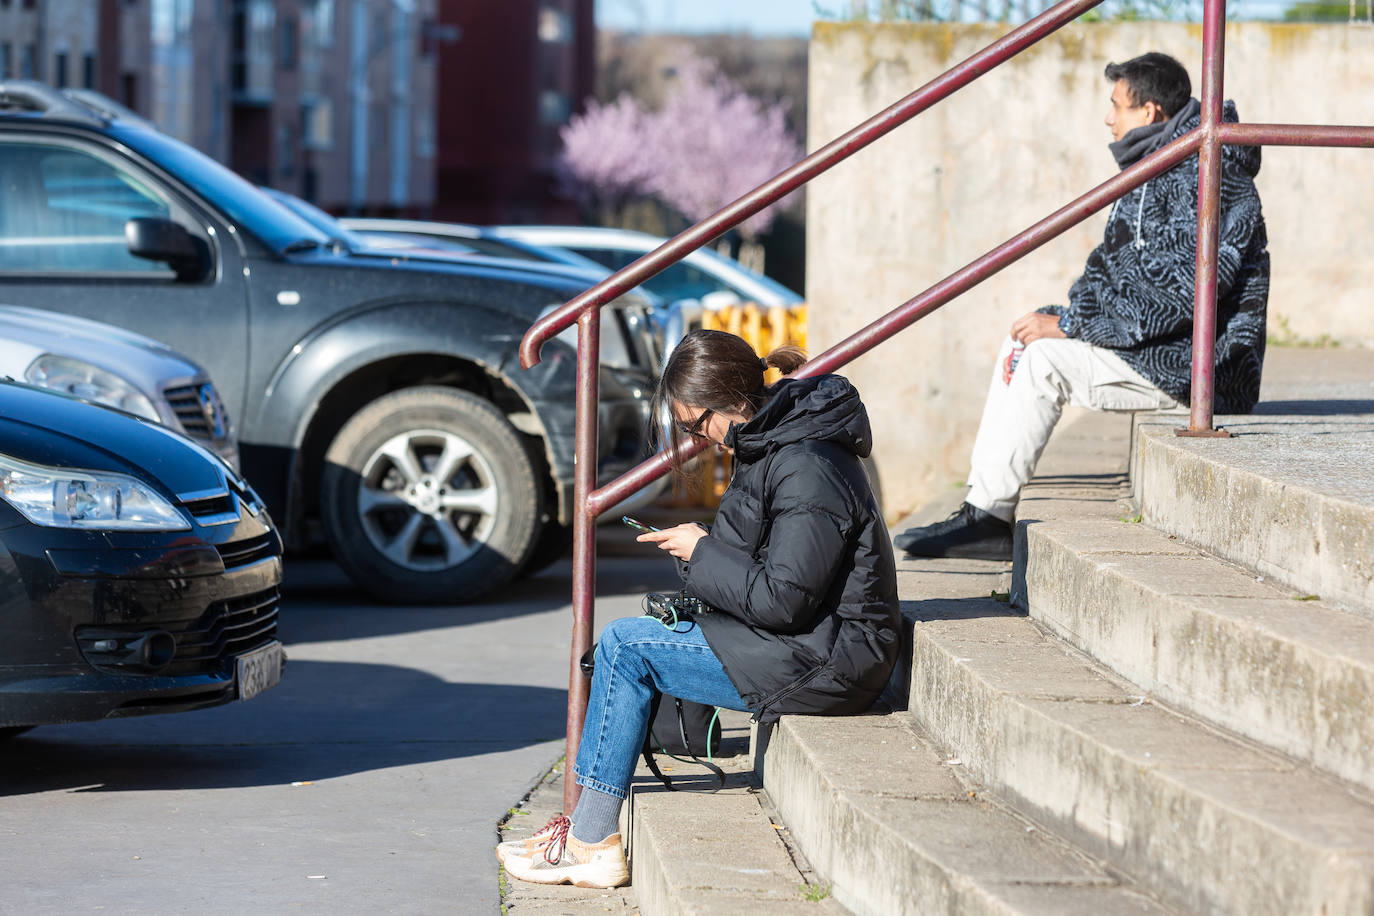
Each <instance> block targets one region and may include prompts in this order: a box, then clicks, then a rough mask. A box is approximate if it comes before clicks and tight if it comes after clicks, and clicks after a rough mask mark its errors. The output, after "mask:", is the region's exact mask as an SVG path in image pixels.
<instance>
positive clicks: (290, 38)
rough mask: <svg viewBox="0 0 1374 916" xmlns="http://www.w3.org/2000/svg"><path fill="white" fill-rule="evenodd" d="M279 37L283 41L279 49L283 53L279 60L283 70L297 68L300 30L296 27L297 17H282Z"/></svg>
mask: <svg viewBox="0 0 1374 916" xmlns="http://www.w3.org/2000/svg"><path fill="white" fill-rule="evenodd" d="M279 38H280V41H281V47H280V48H279V49H278V50H279V51H280V52H281V53H280V55H279V57H278V60H279V61H280V63H281V68H282V69H283V70H295V69H296V53H297V47H298V30H297V27H296V19H295V17H294V16H287V17H285V18H283V19H282V21H281V29H280V34H279Z"/></svg>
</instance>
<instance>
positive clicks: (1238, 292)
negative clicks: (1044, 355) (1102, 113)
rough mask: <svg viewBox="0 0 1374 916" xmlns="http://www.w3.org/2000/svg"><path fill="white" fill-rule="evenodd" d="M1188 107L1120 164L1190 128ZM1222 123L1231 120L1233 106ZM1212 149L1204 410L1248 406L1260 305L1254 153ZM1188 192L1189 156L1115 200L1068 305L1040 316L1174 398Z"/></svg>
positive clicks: (1256, 374)
mask: <svg viewBox="0 0 1374 916" xmlns="http://www.w3.org/2000/svg"><path fill="white" fill-rule="evenodd" d="M1199 112H1200V106H1199V105H1198V103H1197V101H1196V100H1192V101H1190V102H1189V103H1188V105H1187V106H1186V107H1185V108H1184V109H1182V110H1181V111H1180V112H1179V113H1178V114H1176V115H1175V116H1174V118H1172V119H1171V120H1170V121H1169V122H1168V124H1167V127H1166V129H1165V130H1163V131H1159V132H1158V139H1157V141H1155V142H1152V143H1149V144H1145V145H1143V146H1142V144H1140V143H1136V144H1134V146H1133V147H1132V148H1131V154H1125V155H1122V154H1121V153H1118V158H1119V160H1122V161H1121V166H1122V167H1123V168H1125V167H1126V166H1128V165H1130V164H1131V163H1132V162H1133V161H1136V160H1138V159H1139V158H1141V157H1142V156H1143V155H1145V154H1146V153H1148V152H1152V151H1153V150H1154V149H1157V148H1158V147H1160V146H1163V145H1164V143H1166V142H1168V141H1170V140H1174V139H1177V138H1178V137H1181V136H1183V135H1184V134H1185V133H1187V132H1188V131H1190V130H1192V129H1194V128H1195V127H1197V126H1198V124H1199V122H1200V117H1199ZM1223 117H1224V119H1225V120H1227V121H1237V120H1239V118H1238V116H1237V113H1236V107H1235V104H1234V103H1233V102H1229V101H1228V102H1227V103H1226V105H1225V111H1224V115H1223ZM1138 130H1141V131H1148V130H1149V128H1148V127H1146V128H1138ZM1132 134H1135V131H1132V132H1131V133H1130V134H1127V135H1126V136H1125V137H1123V138H1122V140H1121V141H1120V143H1118V144H1113V147H1114V152H1116V151H1117V148H1118V147H1122V146H1130V141H1131V139H1132ZM1223 150H1224V152H1223V154H1222V173H1221V226H1220V237H1221V245H1220V250H1219V253H1218V257H1217V342H1216V374H1215V400H1214V410H1215V411H1216V412H1217V413H1248V412H1249V411H1250V410H1251V409H1253V408H1254V406H1255V402H1256V401H1257V400H1259V389H1260V372H1261V369H1262V367H1263V364H1264V337H1265V307H1266V305H1267V303H1268V299H1269V252H1268V250H1267V249H1266V245H1267V244H1268V242H1267V238H1266V236H1265V230H1264V216H1263V214H1262V213H1261V212H1260V199H1259V193H1258V192H1257V191H1256V190H1255V182H1254V177H1255V175H1256V174H1257V173H1258V172H1259V167H1260V150H1259V147H1254V146H1226V147H1223ZM1132 154H1133V155H1132ZM1197 190H1198V159H1197V156H1191V157H1189V158H1188V159H1186V160H1184V161H1183V162H1181V163H1179V164H1178V165H1177V166H1175V167H1174V168H1173V169H1171V170H1169V171H1168V172H1166V173H1164V174H1163V175H1161V176H1159V177H1157V178H1154V179H1152V180H1150V181H1149V182H1147V183H1145V184H1144V185H1142V186H1141V187H1139V188H1137V189H1136V190H1134V191H1132V192H1131V193H1130V194H1128V195H1126V196H1125V197H1123V198H1121V199H1120V200H1119V201H1117V203H1116V205H1115V206H1114V207H1113V208H1112V211H1111V216H1110V217H1109V219H1108V221H1107V230H1106V233H1105V234H1104V237H1103V240H1102V244H1101V245H1098V246H1097V248H1095V249H1093V252H1092V254H1091V255H1089V256H1088V264H1087V267H1085V268H1084V270H1083V275H1082V276H1080V277H1079V278H1078V279H1077V280H1076V281H1075V282H1074V284H1073V286H1072V287H1071V288H1070V289H1069V307H1068V308H1067V309H1063V308H1062V307H1051V308H1050V309H1048V311H1052V312H1054V313H1058V314H1060V316H1061V317H1060V320H1059V327H1060V329H1061V330H1063V331H1064V333H1065V334H1067V335H1068V336H1069V337H1073V338H1077V339H1079V340H1084V341H1087V342H1088V343H1091V344H1096V345H1097V346H1100V347H1106V348H1108V349H1111V350H1113V351H1115V352H1116V353H1117V354H1118V355H1120V356H1121V358H1122V359H1124V360H1125V361H1126V363H1127V364H1128V365H1130V367H1131V368H1132V369H1134V370H1135V371H1137V372H1139V373H1140V374H1141V375H1142V376H1144V377H1145V378H1146V379H1148V380H1149V381H1151V382H1153V383H1154V384H1155V385H1157V386H1158V387H1159V388H1161V389H1162V390H1164V391H1166V392H1168V393H1169V394H1170V395H1171V396H1173V397H1174V398H1176V399H1177V400H1179V401H1180V402H1182V403H1187V401H1188V398H1189V394H1190V391H1191V388H1192V385H1191V382H1192V375H1191V366H1192V351H1193V276H1194V270H1195V266H1196V263H1195V259H1196V257H1197Z"/></svg>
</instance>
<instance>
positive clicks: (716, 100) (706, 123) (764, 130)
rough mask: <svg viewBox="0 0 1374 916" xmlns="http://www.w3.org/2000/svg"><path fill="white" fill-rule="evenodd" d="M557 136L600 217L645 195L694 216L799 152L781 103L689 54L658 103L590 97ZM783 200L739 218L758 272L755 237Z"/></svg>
mask: <svg viewBox="0 0 1374 916" xmlns="http://www.w3.org/2000/svg"><path fill="white" fill-rule="evenodd" d="M562 136H563V142H564V155H563V164H564V168H565V170H566V174H568V175H569V176H570V177H571V179H572V180H573V183H574V186H575V188H576V189H577V192H578V194H579V197H580V198H581V199H582V200H583V201H584V202H592V203H594V204H595V205H596V206H597V207H598V208H600V210H601V215H602V217H603V219H604V218H606V217H613V218H618V217H620V216H623V211H624V207H625V204H626V203H627V202H628V201H629V200H630V199H631V198H633V197H635V196H647V197H652V198H654V199H656V200H657V201H658V202H659V203H661V204H662V205H664V206H666V207H667V208H669V209H670V210H671V211H673V212H674V213H676V214H679V215H680V217H681V218H682V220H684V221H685V222H686V223H694V222H697V221H698V220H701V219H703V218H705V217H707V216H709V215H711V214H712V213H714V212H715V211H716V210H719V209H720V208H721V207H723V206H725V205H726V204H728V203H730V202H731V201H733V200H735V199H736V198H738V197H740V196H741V195H742V194H744V193H745V192H747V191H749V190H751V189H752V188H754V187H756V186H757V185H759V184H762V183H763V182H764V181H766V180H767V179H769V178H771V177H773V176H774V175H776V174H777V173H778V172H780V171H782V170H783V169H785V168H787V167H788V166H789V165H791V164H792V163H794V162H796V161H797V160H798V159H800V158H801V155H802V149H801V145H800V144H799V143H798V142H797V139H796V137H795V136H794V135H793V134H792V132H791V130H790V129H789V128H788V126H787V106H786V104H785V103H782V102H779V103H775V104H771V105H769V104H765V103H762V102H760V101H759V100H757V99H755V98H754V97H753V96H751V95H749V94H748V93H746V92H744V91H742V90H741V89H739V87H738V86H736V85H735V84H734V83H732V82H731V81H730V80H728V79H726V78H725V77H724V76H722V75H721V74H720V72H719V70H718V69H717V68H716V66H715V65H714V64H713V63H711V62H709V61H707V60H705V59H703V58H700V57H697V56H694V55H687V56H685V57H684V58H683V59H682V61H681V63H679V64H678V66H677V67H676V68H675V76H674V78H673V79H671V80H670V81H669V85H668V86H667V88H666V89H665V92H664V99H663V103H662V106H661V107H660V108H659V109H658V110H656V111H646V110H644V109H643V108H641V107H640V105H639V103H638V102H636V101H635V100H634V99H632V98H631V97H630V96H628V95H623V94H622V95H621V96H620V97H619V98H617V99H616V101H615V102H614V103H612V104H611V105H607V106H602V105H597V104H596V103H591V104H589V106H588V110H587V113H586V114H585V115H582V116H580V117H578V118H574V119H573V121H572V122H570V123H569V125H568V126H567V127H566V128H565V129H564V131H563V135H562ZM787 204H788V202H787V201H783V202H780V203H778V204H774V205H772V206H770V207H768V208H766V209H764V210H762V211H760V212H759V213H756V214H755V215H754V216H752V217H750V218H749V219H748V220H746V221H745V222H744V223H743V224H741V225H740V227H739V230H738V234H739V237H740V239H741V248H740V252H739V258H740V260H741V261H743V262H744V263H746V264H748V265H750V266H753V267H755V269H760V270H761V269H762V259H763V249H762V247H761V246H760V245H759V236H760V235H761V234H763V233H765V232H767V231H768V229H769V228H770V227H771V225H772V223H773V221H774V219H775V218H776V217H777V214H778V212H779V210H780V209H781V208H782V207H784V206H786V205H787ZM727 244H728V241H727Z"/></svg>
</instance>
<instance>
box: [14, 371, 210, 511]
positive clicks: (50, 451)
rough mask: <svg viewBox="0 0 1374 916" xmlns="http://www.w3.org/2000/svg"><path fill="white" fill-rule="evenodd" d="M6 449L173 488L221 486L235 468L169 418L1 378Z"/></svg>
mask: <svg viewBox="0 0 1374 916" xmlns="http://www.w3.org/2000/svg"><path fill="white" fill-rule="evenodd" d="M0 453H3V454H5V455H8V456H10V457H12V458H17V459H19V460H20V461H27V462H29V463H31V464H40V465H45V466H47V467H60V468H72V469H74V470H75V469H85V470H92V471H115V472H117V473H121V474H130V475H133V476H135V477H137V478H139V479H140V480H143V481H146V482H150V483H153V484H156V485H158V486H159V488H160V489H162V490H163V491H164V492H165V493H167V494H169V495H172V496H178V495H184V494H190V493H198V492H203V491H206V490H215V491H222V490H223V489H224V488H225V486H226V483H227V481H228V480H229V479H230V477H231V476H232V475H233V472H232V471H230V470H229V468H228V467H227V466H226V465H225V464H224V462H222V461H221V460H220V459H218V458H216V457H215V456H214V455H212V454H211V453H210V452H208V451H206V450H205V449H203V448H201V447H200V446H199V445H196V444H195V443H194V442H191V441H190V440H188V439H185V438H183V437H181V436H179V435H177V434H176V433H174V432H172V431H170V430H168V429H167V428H166V427H164V426H161V425H159V424H157V423H153V422H152V421H149V420H142V419H139V418H137V417H132V416H129V415H128V414H125V413H120V412H119V411H115V410H110V409H108V408H105V407H99V406H97V405H94V404H89V403H87V402H85V401H82V400H79V399H77V398H73V397H69V396H67V395H64V394H58V393H56V392H52V391H47V390H45V389H42V388H35V387H33V386H32V385H23V384H20V383H18V382H0Z"/></svg>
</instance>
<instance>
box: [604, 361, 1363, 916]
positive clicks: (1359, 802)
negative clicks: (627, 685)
mask: <svg viewBox="0 0 1374 916" xmlns="http://www.w3.org/2000/svg"><path fill="white" fill-rule="evenodd" d="M1365 355H1366V354H1362V353H1360V352H1358V351H1356V352H1342V351H1284V350H1278V351H1275V352H1273V353H1271V355H1270V357H1269V360H1268V364H1267V366H1266V380H1265V381H1266V385H1265V402H1264V403H1263V404H1261V406H1260V410H1259V411H1258V412H1257V413H1256V414H1255V415H1252V416H1248V417H1243V418H1231V419H1228V418H1222V422H1223V425H1225V426H1226V427H1227V428H1228V429H1229V430H1230V431H1231V432H1233V433H1234V434H1235V438H1232V439H1227V440H1204V439H1181V438H1177V437H1175V436H1174V435H1173V432H1172V429H1173V427H1174V426H1176V425H1179V424H1180V418H1178V417H1176V416H1174V417H1169V416H1161V415H1150V416H1140V417H1136V418H1134V419H1132V418H1131V417H1128V416H1113V415H1103V414H1087V413H1085V414H1082V415H1079V416H1078V417H1076V418H1074V419H1073V420H1072V421H1068V418H1066V423H1065V424H1061V428H1060V430H1059V432H1058V433H1057V434H1056V436H1055V438H1054V440H1053V441H1052V442H1051V444H1050V447H1049V449H1047V451H1046V455H1045V457H1044V459H1043V460H1042V462H1041V465H1040V468H1039V474H1038V476H1037V478H1036V480H1035V481H1033V482H1032V484H1031V485H1030V486H1029V487H1028V488H1027V490H1026V492H1025V494H1024V495H1023V499H1022V503H1021V506H1020V508H1019V513H1018V536H1017V541H1018V543H1017V557H1016V562H1015V563H1014V564H1013V566H1012V568H1011V569H1010V570H1009V569H1008V568H1007V567H1006V566H1005V565H1003V564H993V563H981V562H978V561H943V560H921V561H913V560H904V561H902V562H901V564H900V572H899V587H900V592H901V597H902V602H903V611H904V614H905V616H906V618H907V620H908V622H909V625H910V627H911V632H910V634H909V641H910V646H911V650H910V656H909V659H907V660H906V661H907V663H908V664H907V667H906V668H905V669H904V670H903V671H902V672H901V673H900V675H899V676H898V677H896V678H895V679H894V681H895V684H894V686H895V687H896V688H897V689H896V690H895V691H894V696H893V697H892V700H893V702H892V703H891V704H890V708H887V709H883V710H875V711H874V712H873V713H871V714H869V715H866V716H862V717H856V718H850V719H825V718H806V717H785V718H784V719H783V720H782V721H781V722H780V723H779V724H778V726H777V727H776V728H774V729H773V730H772V731H771V733H770V734H766V735H760V736H758V739H757V740H756V741H755V743H754V746H753V759H752V764H753V774H754V776H753V780H752V784H751V785H743V784H741V785H740V786H738V787H737V788H734V789H731V790H729V792H727V793H717V794H714V795H712V794H705V793H685V792H684V793H676V794H674V795H672V796H665V795H663V794H662V793H653V794H652V795H649V796H644V797H641V796H640V795H639V794H638V793H637V794H636V800H635V804H634V805H633V822H632V824H631V830H630V842H631V851H632V860H633V861H632V868H633V870H634V881H635V890H636V895H637V898H638V901H637V902H638V903H639V905H640V908H641V910H642V912H644V913H646V914H657V913H669V912H672V913H735V912H739V913H745V912H755V913H757V912H792V911H794V910H795V911H798V912H820V911H822V910H824V911H827V912H837V911H841V910H848V911H851V912H856V913H874V914H896V913H979V914H981V913H989V914H991V913H998V914H1019V913H1027V914H1029V913H1044V914H1051V913H1053V914H1076V913H1083V914H1088V913H1093V914H1098V913H1137V912H1138V913H1237V914H1242V913H1243V914H1247V916H1248V914H1299V913H1305V914H1314V916H1316V914H1322V916H1336V914H1370V913H1374V380H1371V376H1372V375H1374V373H1370V372H1369V371H1368V370H1367V369H1366V368H1365V366H1366V363H1367V360H1365V359H1363V358H1361V357H1363V356H1365ZM1128 472H1129V473H1128ZM959 496H960V494H954V493H951V494H950V498H949V499H948V500H944V501H942V504H941V505H934V506H931V507H929V511H928V512H927V513H926V514H925V517H924V518H918V519H915V520H907V521H906V522H904V523H903V525H902V526H899V527H905V526H906V525H908V524H912V523H913V522H915V523H919V522H924V521H927V520H930V519H932V518H937V517H941V516H943V514H945V513H946V512H947V511H948V510H949V509H950V508H952V506H953V505H954V504H956V503H957V501H958V498H959ZM903 694H905V695H903ZM741 778H743V777H741ZM760 789H761V791H760ZM712 838H716V840H715V845H716V846H717V847H718V850H717V852H716V854H717V856H718V857H717V858H715V859H713V858H712V853H711V852H710V851H709V850H708V847H710V846H711V845H712V842H711V841H712ZM682 849H691V850H693V854H692V863H693V865H692V867H691V868H690V869H684V868H681V867H678V868H675V869H674V868H669V867H668V866H666V865H665V864H664V863H665V862H672V861H673V859H674V856H675V855H676V852H675V850H682ZM741 863H748V864H747V865H744V866H742V865H741ZM762 863H771V864H762ZM670 871H672V872H675V876H670V875H668V874H667V873H668V872H670ZM803 884H805V885H806V886H807V887H809V888H823V889H825V890H827V891H828V896H826V897H825V899H824V900H822V901H821V902H820V903H813V902H808V901H806V900H804V899H803V897H802V896H801V895H800V894H799V893H798V890H799V886H800V885H803ZM811 896H819V894H816V893H813V894H812V895H811Z"/></svg>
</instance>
